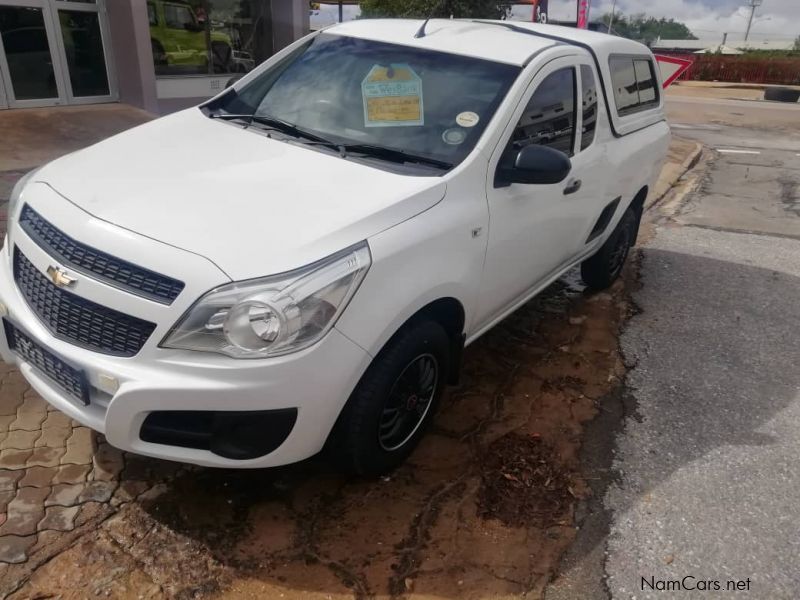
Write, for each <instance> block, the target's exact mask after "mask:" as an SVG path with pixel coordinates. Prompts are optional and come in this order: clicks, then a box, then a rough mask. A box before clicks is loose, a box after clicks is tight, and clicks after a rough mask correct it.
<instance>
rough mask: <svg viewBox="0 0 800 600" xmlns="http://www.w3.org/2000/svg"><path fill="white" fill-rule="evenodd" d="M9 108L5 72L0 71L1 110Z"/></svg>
mask: <svg viewBox="0 0 800 600" xmlns="http://www.w3.org/2000/svg"><path fill="white" fill-rule="evenodd" d="M4 108H8V100H7V97H6V86H5V84H4V83H3V71H2V70H0V110H3V109H4Z"/></svg>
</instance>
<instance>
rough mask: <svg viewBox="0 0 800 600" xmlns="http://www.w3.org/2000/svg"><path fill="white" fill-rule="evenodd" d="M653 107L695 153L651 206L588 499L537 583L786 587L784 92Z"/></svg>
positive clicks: (791, 326) (758, 591)
mask: <svg viewBox="0 0 800 600" xmlns="http://www.w3.org/2000/svg"><path fill="white" fill-rule="evenodd" d="M668 109H669V116H670V121H671V124H672V127H673V132H674V134H676V135H681V136H684V137H691V138H693V139H696V140H698V141H701V142H703V143H704V144H705V145H706V146H707V147H708V148H709V149H710V150H711V152H710V153H709V155H710V160H709V162H708V164H707V165H706V167H705V170H704V171H698V179H697V182H696V185H695V187H694V191H693V192H691V193H690V194H689V195H688V196H687V197H686V198H685V199H684V201H683V202H676V203H673V204H672V205H671V206H670V207H669V208H667V207H666V206H662V207H661V209H660V212H657V214H655V215H651V218H653V219H655V221H656V231H655V234H654V236H653V237H652V238H651V239H650V240H648V241H647V242H646V243H645V245H644V247H643V248H642V258H641V264H640V272H639V274H640V280H639V281H640V285H639V286H638V288H637V289H636V290H635V291H634V292H633V301H634V303H635V304H636V306H637V308H638V309H639V310H640V311H641V312H639V313H638V314H636V315H635V316H634V317H633V318H632V319H631V320H630V321H629V322H628V324H627V327H626V328H625V329H624V331H623V334H622V336H621V340H620V344H621V347H622V350H623V353H624V356H625V360H626V363H627V364H628V366H629V368H630V370H629V371H628V375H627V378H626V381H625V386H624V387H623V388H622V389H620V390H619V394H618V395H617V397H616V398H612V399H610V400H609V402H608V403H607V405H606V410H605V411H604V413H605V414H603V413H601V417H600V419H599V422H597V423H596V424H595V426H594V432H593V433H592V432H591V431H590V434H589V435H588V436H587V440H586V451H585V453H584V454H585V455H586V458H585V460H586V461H587V462H588V468H589V470H590V471H593V472H594V473H595V474H597V478H598V480H602V483H599V484H597V485H595V486H594V487H595V492H596V494H597V495H598V496H600V497H602V498H603V500H602V503H600V502H597V503H595V506H593V507H589V508H588V509H587V515H588V516H586V518H585V519H584V522H583V527H582V529H583V530H582V531H581V532H580V534H579V536H578V539H577V541H576V543H575V545H574V547H573V548H572V549H571V551H570V553H569V554H568V555H567V557H566V560H565V562H564V564H563V565H562V572H561V574H560V576H559V578H558V579H557V580H556V582H555V583H554V584H553V585H552V586H551V587H550V588H549V589H548V592H547V594H546V597H547V599H548V600H572V599H576V598H602V597H606V598H613V599H629V598H638V599H641V598H701V597H708V598H754V599H758V600H761V599H767V598H769V599H771V600H773V599H774V600H778V599H789V598H798V597H800V567H798V557H800V502H799V501H798V498H800V468H798V456H800V368H798V365H797V363H798V359H800V336H799V335H798V334H800V105H794V106H787V105H780V104H776V103H767V102H753V101H735V100H713V99H709V100H706V99H697V98H674V97H672V98H669V102H668ZM620 419H622V422H621V424H620ZM717 586H719V589H717ZM686 588H689V589H686Z"/></svg>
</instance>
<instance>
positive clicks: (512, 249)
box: [476, 57, 585, 329]
mask: <svg viewBox="0 0 800 600" xmlns="http://www.w3.org/2000/svg"><path fill="white" fill-rule="evenodd" d="M577 63H578V61H577V60H576V58H575V57H564V58H558V59H555V60H553V61H551V62H549V63H548V64H547V65H546V66H545V67H543V68H542V69H541V70H540V71H539V72H538V73H537V74H536V75H535V76H534V78H533V80H532V81H531V84H530V86H529V88H528V91H527V93H526V95H525V96H524V97H523V100H522V102H520V105H519V106H518V107H517V110H516V111H515V113H514V116H513V117H512V118H511V119H510V121H509V126H508V128H507V129H506V131H505V132H504V136H503V138H501V141H500V143H499V144H498V147H497V148H496V149H495V151H494V153H493V155H492V158H491V160H490V162H489V173H488V176H487V190H486V194H487V198H488V203H489V215H490V227H489V240H488V246H487V252H486V262H485V265H484V269H483V275H482V279H481V289H480V296H479V302H478V312H477V315H476V317H477V318H476V324H477V329H482V328H485V327H487V326H489V325H491V324H492V323H493V321H494V320H496V319H497V318H498V317H499V316H501V315H502V314H505V312H507V311H508V310H510V309H512V308H514V307H515V305H516V304H518V303H520V302H522V301H524V300H525V299H526V298H527V297H528V296H529V295H530V294H531V293H533V292H535V291H536V289H537V288H538V287H540V286H541V285H542V284H543V283H546V282H547V280H548V277H551V276H552V275H554V274H555V273H557V272H558V270H559V269H560V268H562V266H563V265H564V264H565V263H566V262H568V261H569V260H570V259H572V258H573V256H574V255H575V246H576V243H575V240H576V239H577V238H578V237H580V236H581V235H583V229H584V228H585V218H584V217H583V215H582V210H581V206H580V203H579V202H573V198H574V197H575V196H576V195H578V194H576V192H577V191H578V190H579V189H580V183H579V177H580V174H579V173H576V172H575V168H574V165H573V170H572V172H570V173H569V175H567V177H566V179H565V180H564V181H562V182H560V183H555V184H520V183H511V184H507V183H505V184H504V183H503V182H502V181H500V182H498V181H497V179H496V173H497V169H498V165H501V164H505V162H504V161H508V160H513V158H512V156H513V155H515V154H516V152H515V151H518V150H519V149H520V148H522V147H524V146H526V145H529V144H543V145H546V146H550V147H551V148H554V149H556V150H559V151H561V152H564V153H565V154H566V155H567V156H570V157H572V156H573V155H574V153H575V149H576V144H577V143H579V142H578V138H579V135H578V132H579V127H580V124H579V122H578V119H579V116H578V110H577V108H578V102H576V99H577V98H578V97H579V96H578V78H579V71H578V64H577ZM576 182H578V183H577V186H578V187H577V188H576Z"/></svg>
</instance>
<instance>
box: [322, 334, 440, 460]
mask: <svg viewBox="0 0 800 600" xmlns="http://www.w3.org/2000/svg"><path fill="white" fill-rule="evenodd" d="M450 360H451V357H450V340H449V338H448V336H447V333H446V332H445V330H444V329H443V328H442V326H441V325H439V324H438V323H436V322H434V321H431V320H420V321H416V322H413V321H412V322H411V323H410V324H409V325H407V326H405V327H404V328H403V329H402V330H401V331H400V332H398V334H397V335H395V337H394V338H392V340H391V341H390V342H389V343H388V345H387V346H386V347H385V348H384V349H383V350H382V351H381V352H380V354H378V356H377V357H376V358H375V360H373V362H372V364H371V365H370V366H369V368H368V369H367V371H366V373H365V374H364V376H363V377H362V378H361V381H360V382H359V383H358V386H356V389H355V390H354V391H353V393H352V394H351V396H350V399H349V400H348V401H347V405H346V406H345V408H344V410H343V411H342V414H341V415H340V417H339V419H338V421H337V423H336V426H335V427H334V432H333V434H332V436H331V443H330V450H331V451H332V452H333V454H334V456H335V457H336V458H337V459H338V461H339V463H340V464H341V466H342V467H343V468H344V469H345V470H347V471H349V472H351V473H355V474H358V475H368V476H374V475H380V474H383V473H386V472H387V471H390V470H392V469H394V468H395V467H397V466H398V465H399V464H400V463H402V462H403V461H404V460H405V459H406V457H408V455H409V454H411V451H412V450H414V448H415V447H416V446H417V444H418V443H419V440H420V438H421V437H422V435H423V433H424V432H425V429H426V428H427V426H428V424H429V423H430V422H431V420H432V419H433V416H434V414H435V413H436V408H437V406H438V404H439V400H440V398H441V395H442V392H443V391H444V387H445V384H446V382H447V379H448V372H449V369H450Z"/></svg>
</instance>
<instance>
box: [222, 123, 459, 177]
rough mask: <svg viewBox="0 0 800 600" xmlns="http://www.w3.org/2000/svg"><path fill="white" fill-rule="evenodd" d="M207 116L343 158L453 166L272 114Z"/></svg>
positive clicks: (442, 166)
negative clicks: (343, 138)
mask: <svg viewBox="0 0 800 600" xmlns="http://www.w3.org/2000/svg"><path fill="white" fill-rule="evenodd" d="M208 116H209V117H211V118H212V119H223V120H225V121H236V120H243V121H247V124H248V125H250V124H252V123H258V124H260V125H264V126H266V127H268V128H270V129H273V130H276V131H280V132H282V133H288V134H289V135H292V136H294V137H297V138H305V139H307V140H310V141H312V142H314V143H316V144H319V145H321V146H327V147H329V148H333V149H334V150H338V151H339V154H340V155H341V156H342V158H345V157H346V156H347V153H349V152H352V153H353V154H363V155H365V156H370V157H374V158H381V159H383V160H388V161H391V162H397V163H416V164H421V165H430V166H432V167H436V168H439V169H443V170H449V169H452V168H453V164H452V163H449V162H446V161H443V160H438V159H435V158H429V157H427V156H422V155H419V154H413V153H411V152H406V151H404V150H397V149H395V148H387V147H386V146H377V145H375V144H346V143H345V144H342V143H339V142H335V141H333V140H329V139H326V138H324V137H322V136H321V135H317V134H316V133H311V132H310V131H308V130H306V129H302V128H300V127H298V126H297V125H295V124H294V123H289V122H288V121H284V120H283V119H279V118H277V117H273V116H272V115H247V114H232V113H209V115H208Z"/></svg>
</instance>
